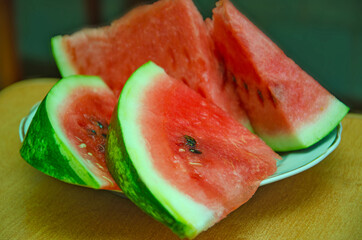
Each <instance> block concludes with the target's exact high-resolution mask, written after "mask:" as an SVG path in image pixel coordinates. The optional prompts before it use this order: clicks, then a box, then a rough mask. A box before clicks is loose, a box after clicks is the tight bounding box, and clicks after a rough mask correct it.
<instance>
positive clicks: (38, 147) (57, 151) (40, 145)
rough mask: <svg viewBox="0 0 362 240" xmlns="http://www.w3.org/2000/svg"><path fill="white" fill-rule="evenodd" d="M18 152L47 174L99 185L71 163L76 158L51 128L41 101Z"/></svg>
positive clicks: (96, 186) (80, 182) (88, 184)
mask: <svg viewBox="0 0 362 240" xmlns="http://www.w3.org/2000/svg"><path fill="white" fill-rule="evenodd" d="M20 155H21V156H22V158H23V159H24V160H25V161H26V162H28V163H29V164H30V165H31V166H33V167H34V168H36V169H38V170H39V171H41V172H43V173H45V174H47V175H49V176H52V177H55V178H57V179H59V180H61V181H64V182H67V183H71V184H77V185H86V186H90V187H94V188H99V184H98V183H97V182H96V181H95V179H94V178H93V176H91V175H89V174H88V173H87V171H85V170H82V167H79V166H75V165H77V164H76V162H77V160H76V159H75V157H74V156H73V155H72V153H71V152H69V150H68V149H67V147H66V146H65V145H64V143H63V142H62V141H61V139H59V137H58V135H57V133H56V132H55V131H54V129H53V128H52V125H51V123H50V120H49V117H48V114H47V112H46V106H45V101H43V102H42V103H41V104H40V106H39V108H38V110H37V112H36V114H35V116H34V118H33V121H32V122H31V124H30V127H29V130H28V132H27V134H26V137H25V139H24V142H23V145H22V147H21V149H20ZM49 161H51V163H49ZM80 173H81V174H80Z"/></svg>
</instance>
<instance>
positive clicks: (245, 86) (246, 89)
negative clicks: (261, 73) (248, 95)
mask: <svg viewBox="0 0 362 240" xmlns="http://www.w3.org/2000/svg"><path fill="white" fill-rule="evenodd" d="M243 85H244V88H245V91H247V92H249V87H248V84H246V82H243Z"/></svg>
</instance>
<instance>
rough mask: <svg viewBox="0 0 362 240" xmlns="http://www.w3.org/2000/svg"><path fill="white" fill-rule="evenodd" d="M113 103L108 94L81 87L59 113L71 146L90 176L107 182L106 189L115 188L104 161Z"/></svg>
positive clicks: (111, 97)
mask: <svg viewBox="0 0 362 240" xmlns="http://www.w3.org/2000/svg"><path fill="white" fill-rule="evenodd" d="M116 102H117V99H116V98H115V97H114V95H113V94H112V92H110V91H102V90H98V91H94V89H92V88H87V87H83V88H77V90H76V91H74V92H73V93H72V94H70V96H69V98H68V99H67V103H66V104H64V106H65V108H64V109H63V110H62V111H60V119H62V121H61V124H62V127H63V128H64V131H65V133H66V136H67V138H68V139H69V141H70V143H71V145H73V146H74V148H75V149H76V151H77V152H78V153H79V155H80V156H81V157H82V158H83V159H84V163H85V165H86V166H87V167H88V168H89V169H91V170H92V172H93V173H94V174H96V175H98V176H100V177H102V178H104V179H106V180H108V181H109V183H110V185H109V189H119V188H118V186H117V185H116V184H115V182H114V180H113V178H112V176H111V175H110V173H109V171H108V169H107V166H106V161H105V144H106V139H107V134H108V125H109V123H110V119H111V116H112V112H113V109H114V107H115V105H116Z"/></svg>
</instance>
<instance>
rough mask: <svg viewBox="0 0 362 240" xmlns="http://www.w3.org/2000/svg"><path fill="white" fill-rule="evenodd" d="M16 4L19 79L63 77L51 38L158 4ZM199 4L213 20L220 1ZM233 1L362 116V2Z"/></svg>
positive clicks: (35, 0)
mask: <svg viewBox="0 0 362 240" xmlns="http://www.w3.org/2000/svg"><path fill="white" fill-rule="evenodd" d="M0 1H1V0H0ZM11 2H12V3H11V11H12V19H13V27H14V36H15V37H14V42H15V46H16V54H17V59H18V63H19V66H20V69H19V76H20V77H21V79H26V78H35V77H59V73H58V70H57V68H56V66H55V62H54V60H53V58H52V54H51V49H50V38H51V37H52V36H55V35H58V34H70V33H73V32H74V31H77V30H79V29H82V28H84V27H87V26H98V25H106V24H109V23H110V22H111V21H112V20H114V19H116V18H118V17H120V16H122V15H123V14H124V13H125V12H126V11H128V10H129V9H130V8H132V7H134V6H135V5H138V4H140V3H141V2H153V1H122V0H103V1H95V0H93V1H86V0H82V1H79V0H78V1H71V0H63V1H48V0H14V1H11ZM194 2H195V4H196V6H197V7H198V8H199V10H200V12H201V13H202V14H203V16H204V17H210V16H211V10H212V8H213V7H214V5H215V1H211V0H194ZM232 2H233V3H234V4H235V6H236V7H237V8H239V10H240V11H241V12H243V13H244V14H245V15H246V16H247V17H249V18H250V19H251V20H252V21H253V22H254V23H255V24H256V25H257V26H258V27H259V28H260V29H261V30H263V31H264V32H265V33H266V34H267V35H268V36H269V37H270V38H271V39H272V40H273V41H275V42H276V43H277V44H278V45H279V46H280V47H281V49H283V50H284V52H285V53H286V54H287V55H288V56H290V57H291V58H292V59H293V60H294V61H295V62H296V63H297V64H299V65H300V66H301V67H302V68H303V69H304V70H306V71H307V72H308V73H309V74H311V75H312V76H313V77H314V78H315V79H317V80H318V81H319V82H320V83H321V84H322V85H323V86H324V87H325V88H327V89H328V90H329V91H330V92H331V93H333V94H334V95H335V96H337V97H338V98H339V99H341V100H342V101H343V102H345V103H346V104H347V105H349V106H350V107H351V108H352V111H355V112H362V1H361V0H346V1H341V0H314V1H313V0H274V1H270V0H269V1H267V0H239V1H238V0H234V1H232ZM0 37H1V36H0ZM0 80H1V79H0Z"/></svg>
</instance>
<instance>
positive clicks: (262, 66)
mask: <svg viewBox="0 0 362 240" xmlns="http://www.w3.org/2000/svg"><path fill="white" fill-rule="evenodd" d="M212 25H213V26H212V29H211V35H212V37H213V39H214V41H215V45H216V48H217V49H218V51H219V52H220V53H221V55H222V56H223V58H224V61H225V63H226V66H227V69H228V70H229V71H230V72H232V73H233V75H234V77H235V79H236V81H237V84H238V91H239V95H240V98H241V101H242V103H243V106H244V108H245V110H246V112H247V114H248V116H249V119H250V121H251V123H252V127H253V129H254V131H255V132H256V133H257V134H258V135H259V136H260V137H261V138H262V139H263V140H264V141H265V142H266V143H267V144H268V145H269V146H271V147H272V148H273V149H274V150H277V151H290V150H297V149H302V148H306V147H308V146H310V145H312V144H314V143H316V142H317V141H319V140H320V139H321V138H323V137H324V136H326V135H327V134H328V133H329V132H331V131H332V130H333V129H334V128H335V127H336V126H337V125H338V123H339V122H340V121H341V120H342V118H343V117H344V116H345V115H346V114H347V112H348V110H349V108H348V107H346V106H345V105H344V104H343V103H341V102H340V101H339V100H337V99H336V98H335V97H334V96H332V95H331V94H330V93H329V92H328V91H327V90H326V89H324V88H323V87H322V86H321V85H320V84H319V83H318V82H316V81H315V80H314V79H313V78H312V77H311V76H309V75H308V74H307V73H306V72H304V71H303V70H302V69H301V68H300V67H299V66H297V64H295V63H294V62H293V61H292V60H291V59H290V58H288V57H287V56H286V55H285V54H284V53H283V51H282V50H280V49H279V48H278V46H276V45H275V44H274V43H273V42H272V41H271V40H270V39H269V38H268V37H267V36H265V35H264V34H263V33H262V32H261V31H260V30H259V29H258V28H257V27H256V26H255V25H254V24H252V23H251V22H250V21H249V20H248V19H247V18H246V17H245V16H244V15H243V14H241V13H240V12H239V11H238V10H237V9H236V8H235V7H234V6H233V5H232V3H231V2H230V1H228V0H225V1H219V2H218V3H217V7H216V8H215V9H214V10H213V23H212Z"/></svg>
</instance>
